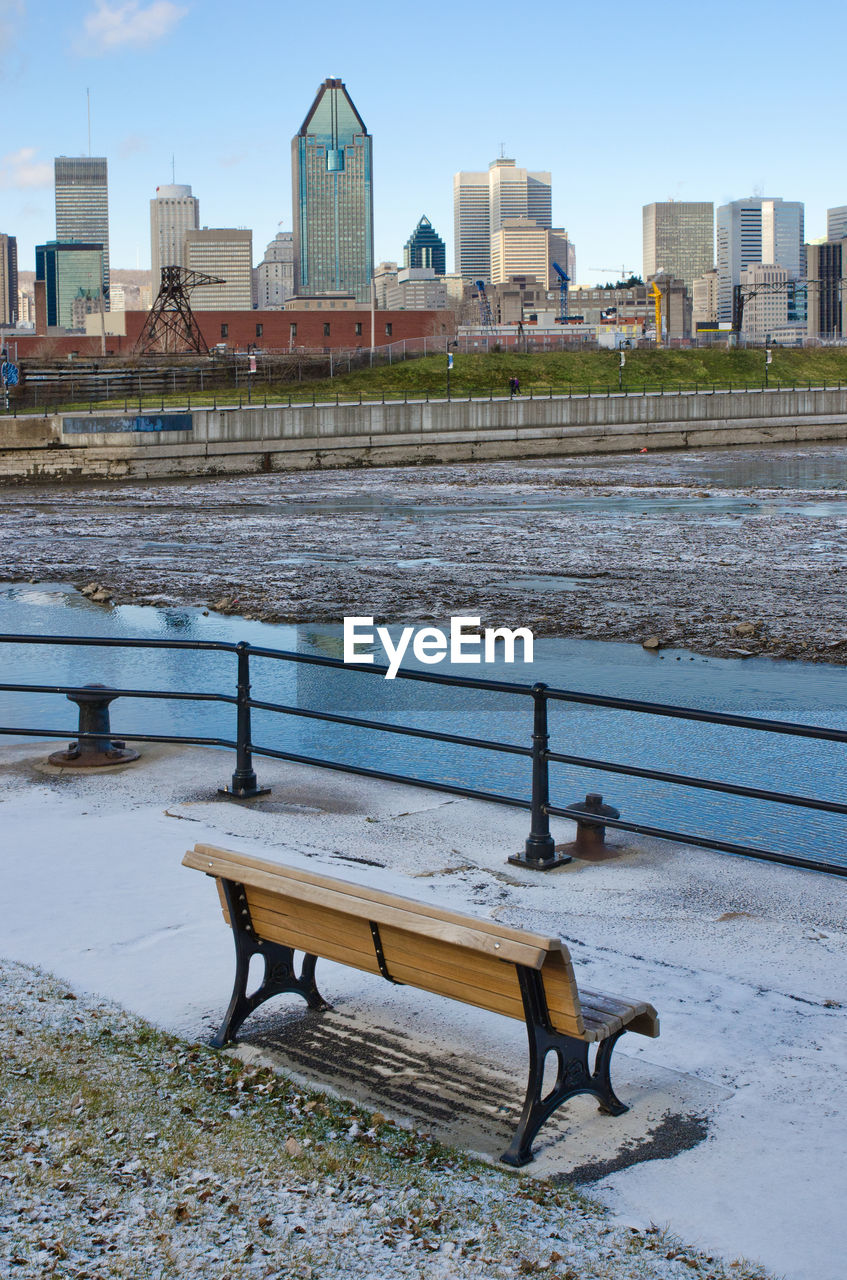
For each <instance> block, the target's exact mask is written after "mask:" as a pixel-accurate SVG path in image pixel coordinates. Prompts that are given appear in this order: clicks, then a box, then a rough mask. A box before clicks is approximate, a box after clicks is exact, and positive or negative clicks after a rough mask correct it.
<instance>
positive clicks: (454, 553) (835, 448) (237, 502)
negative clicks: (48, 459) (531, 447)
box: [0, 445, 847, 663]
mask: <svg viewBox="0 0 847 1280" xmlns="http://www.w3.org/2000/svg"><path fill="white" fill-rule="evenodd" d="M845 475H847V446H844V445H810V446H808V447H805V448H802V449H798V448H797V447H794V448H782V447H780V448H775V447H772V448H769V449H762V448H756V449H747V448H744V449H734V450H726V451H723V452H718V451H706V450H700V451H693V452H689V453H673V454H654V455H649V456H643V455H627V456H625V457H622V456H612V457H605V458H604V457H600V458H597V457H593V458H588V459H563V460H562V461H561V462H556V463H551V462H547V461H545V462H538V463H519V462H510V463H498V464H493V463H489V464H476V465H454V466H449V467H447V466H440V467H418V468H390V469H383V470H373V471H366V470H345V471H332V472H307V473H279V474H271V475H254V476H247V477H238V478H223V479H216V480H202V481H199V480H198V481H184V480H181V481H162V482H158V483H151V482H134V483H125V484H120V483H112V484H108V485H106V484H86V485H72V486H67V487H52V486H51V487H40V488H33V487H30V488H26V489H14V490H12V489H9V490H6V491H5V492H4V494H3V550H2V555H0V576H2V577H3V578H4V579H5V580H7V581H19V580H23V579H33V580H35V579H38V580H46V579H50V580H54V581H56V580H64V581H69V582H73V583H74V584H75V585H76V586H77V587H80V588H82V587H89V588H90V589H91V590H92V591H93V589H94V588H95V586H96V587H99V588H100V589H101V590H100V598H101V599H102V600H103V601H104V603H105V602H106V601H108V600H112V601H115V602H118V603H130V602H134V603H143V604H156V603H160V604H168V605H173V604H191V605H199V606H202V607H206V608H210V609H216V610H218V611H219V612H223V613H231V614H239V615H241V616H245V617H254V618H261V619H263V620H266V621H272V622H273V621H293V622H309V621H321V622H337V621H339V620H340V619H341V618H342V617H344V616H346V615H370V616H373V617H375V618H376V619H377V620H378V621H381V622H389V623H393V622H398V623H399V622H419V621H421V620H424V619H438V620H444V619H445V618H447V617H449V616H451V615H454V614H471V615H474V616H475V615H480V616H481V619H482V624H483V625H510V626H529V627H532V629H533V630H534V631H535V633H536V635H549V636H569V635H578V636H583V637H589V638H594V639H615V640H634V641H639V642H643V641H644V640H645V639H647V638H649V637H651V636H652V637H655V638H656V639H657V640H658V643H659V644H660V645H661V646H663V647H664V646H673V647H684V648H688V649H692V650H695V651H698V652H701V653H711V654H717V655H728V656H732V655H739V654H742V655H743V654H747V653H756V654H770V655H773V656H779V657H792V658H802V659H808V660H817V661H828V662H841V663H843V662H847V594H845V589H844V584H845V581H847V579H845V576H844V575H845V574H846V573H847V493H845V486H844V481H843V477H844V476H845Z"/></svg>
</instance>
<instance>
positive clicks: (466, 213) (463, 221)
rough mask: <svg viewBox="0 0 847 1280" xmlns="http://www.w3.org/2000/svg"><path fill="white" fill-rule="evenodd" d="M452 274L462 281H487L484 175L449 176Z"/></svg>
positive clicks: (487, 217) (487, 223)
mask: <svg viewBox="0 0 847 1280" xmlns="http://www.w3.org/2000/svg"><path fill="white" fill-rule="evenodd" d="M453 249H454V270H455V272H456V274H457V275H460V276H462V278H463V279H465V280H485V281H486V282H487V281H489V280H490V279H491V210H490V207H489V197H488V174H487V173H464V172H463V173H456V174H454V175H453Z"/></svg>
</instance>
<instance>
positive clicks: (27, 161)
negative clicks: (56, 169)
mask: <svg viewBox="0 0 847 1280" xmlns="http://www.w3.org/2000/svg"><path fill="white" fill-rule="evenodd" d="M52 182H53V166H52V164H49V163H48V162H47V161H46V160H37V159H36V151H35V147H21V149H20V151H12V152H10V153H9V155H7V156H4V157H3V159H2V160H0V187H10V188H12V189H13V190H16V191H22V190H24V189H25V188H27V187H49V186H50V185H51V183H52Z"/></svg>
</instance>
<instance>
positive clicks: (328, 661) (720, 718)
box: [0, 635, 847, 742]
mask: <svg viewBox="0 0 847 1280" xmlns="http://www.w3.org/2000/svg"><path fill="white" fill-rule="evenodd" d="M2 643H16V644H28V643H33V644H69V645H94V646H96V645H103V646H105V647H108V648H123V647H126V648H145V649H147V648H161V649H213V650H218V651H222V652H227V653H237V652H238V651H239V647H238V645H236V644H231V643H227V642H224V641H218V640H113V639H106V638H100V637H88V636H30V635H19V636H9V635H0V644H2ZM245 648H246V650H247V652H248V653H249V655H250V657H258V658H273V659H276V660H278V661H279V660H281V661H288V662H298V663H305V664H306V665H309V666H323V667H331V668H335V669H336V670H343V671H358V672H361V673H362V674H364V675H385V674H386V673H387V672H388V670H389V668H388V667H387V666H385V665H382V664H380V663H374V664H372V665H371V664H362V663H349V662H343V661H342V660H341V659H340V658H329V657H325V656H322V655H318V654H309V653H297V652H296V651H294V650H289V649H267V648H264V647H263V646H256V647H254V646H252V645H249V644H248V645H246V646H245ZM396 676H397V678H398V679H403V680H418V681H422V682H424V683H426V684H443V685H447V686H449V687H458V688H462V687H464V688H471V689H480V690H488V691H489V692H493V693H516V694H523V695H526V694H532V692H533V688H534V685H531V684H518V683H510V682H508V681H503V680H477V679H475V678H474V677H472V676H447V675H437V674H436V673H434V672H429V671H409V670H405V669H404V668H402V667H400V668H399V669H398V671H397V673H396ZM544 696H545V697H546V698H549V699H550V700H552V701H555V702H577V703H580V704H582V705H585V706H597V707H609V708H611V709H613V710H617V711H633V712H637V713H641V714H645V715H656V716H668V717H671V718H674V719H678V720H696V721H701V722H703V723H707V724H722V725H727V726H729V727H732V728H740V729H755V730H758V731H761V732H771V733H781V734H788V735H793V736H796V737H803V738H818V739H821V740H822V741H829V742H847V730H843V729H825V728H822V727H819V726H816V725H805V724H798V723H796V722H793V721H783V720H763V719H761V718H758V717H755V716H741V715H734V714H731V713H728V712H720V711H701V710H698V709H697V708H695V707H680V706H676V705H674V704H671V703H664V702H646V701H641V700H637V699H634V698H617V697H611V696H609V695H607V694H599V693H580V692H577V691H576V690H571V689H557V688H555V687H546V688H545V690H544Z"/></svg>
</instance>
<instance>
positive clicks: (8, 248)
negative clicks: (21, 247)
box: [0, 232, 18, 327]
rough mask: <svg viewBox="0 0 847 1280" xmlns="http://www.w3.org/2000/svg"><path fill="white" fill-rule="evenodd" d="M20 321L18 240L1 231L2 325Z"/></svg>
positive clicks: (0, 279) (0, 294)
mask: <svg viewBox="0 0 847 1280" xmlns="http://www.w3.org/2000/svg"><path fill="white" fill-rule="evenodd" d="M17 323H18V242H17V239H16V237H15V236H7V235H4V234H3V233H2V232H0V325H8V326H10V327H11V326H13V325H16V324H17Z"/></svg>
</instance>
